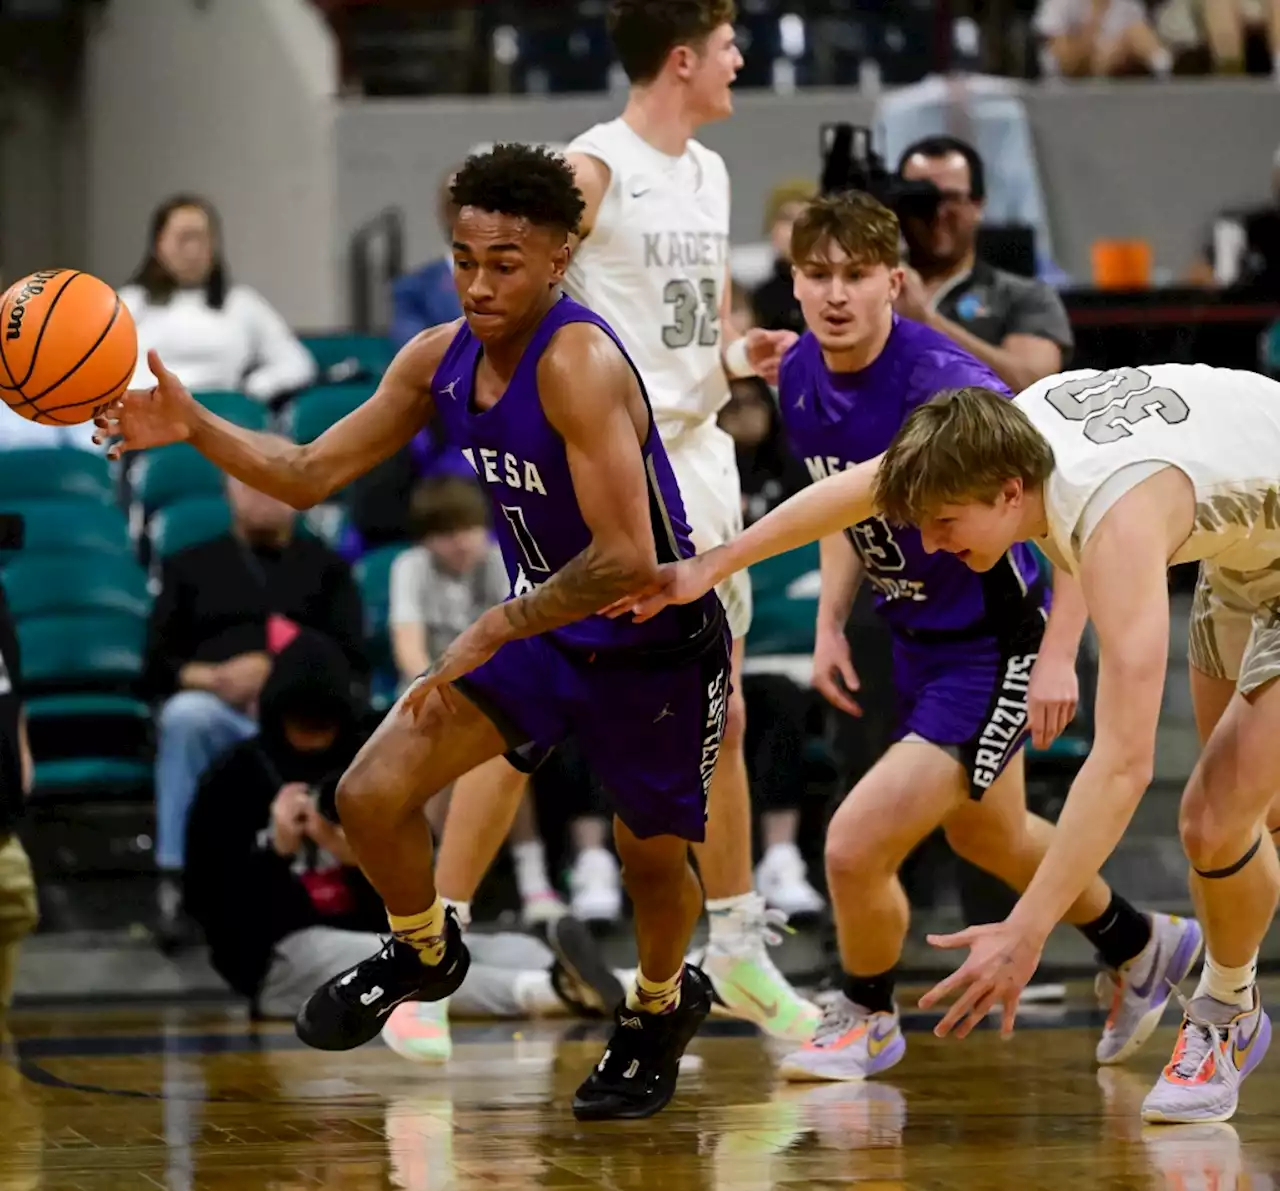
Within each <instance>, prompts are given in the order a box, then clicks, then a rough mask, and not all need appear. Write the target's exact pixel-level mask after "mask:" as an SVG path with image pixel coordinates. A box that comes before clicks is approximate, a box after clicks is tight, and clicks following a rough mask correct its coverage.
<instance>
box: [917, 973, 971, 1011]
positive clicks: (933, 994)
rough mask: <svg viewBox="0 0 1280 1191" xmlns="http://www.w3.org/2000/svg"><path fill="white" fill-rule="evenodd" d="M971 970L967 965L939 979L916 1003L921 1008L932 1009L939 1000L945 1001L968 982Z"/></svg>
mask: <svg viewBox="0 0 1280 1191" xmlns="http://www.w3.org/2000/svg"><path fill="white" fill-rule="evenodd" d="M968 980H969V972H968V970H967V968H966V967H965V966H963V965H962V966H961V967H959V968H957V969H956V970H955V971H954V972H952V973H951V975H950V976H947V977H946V978H945V979H942V980H939V981H938V983H937V984H935V985H934V986H933V987H932V988H931V989H930V990H929V991H928V992H927V993H925V994H924V995H923V996H922V997H921V998H920V999H919V1000H918V1001H917V1002H916V1004H917V1005H919V1006H920V1008H921V1009H932V1008H933V1007H934V1006H935V1005H936V1004H938V1002H939V1001H945V1000H946V999H947V998H948V997H949V996H950V995H951V994H952V993H953V992H955V990H956V989H958V988H961V987H962V986H963V985H965V984H966V983H968Z"/></svg>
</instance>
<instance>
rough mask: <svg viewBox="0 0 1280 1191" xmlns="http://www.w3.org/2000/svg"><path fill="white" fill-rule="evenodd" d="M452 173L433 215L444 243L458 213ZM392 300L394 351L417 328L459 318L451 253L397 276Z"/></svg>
mask: <svg viewBox="0 0 1280 1191" xmlns="http://www.w3.org/2000/svg"><path fill="white" fill-rule="evenodd" d="M455 173H457V171H456V170H450V171H449V172H448V174H446V175H445V177H444V178H443V180H442V181H441V183H440V192H439V194H438V195H437V198H436V217H437V219H438V220H439V223H440V235H441V237H442V238H443V241H444V244H445V246H446V247H447V246H448V245H449V244H451V243H452V242H453V221H454V218H455V217H456V216H457V214H458V209H457V208H456V207H455V206H454V204H453V197H452V193H451V188H452V186H453V176H454V174H455ZM391 303H392V314H391V342H392V345H393V346H394V347H395V349H396V350H397V351H399V350H400V348H402V347H404V345H405V344H406V343H408V342H409V340H410V339H412V338H413V337H414V336H415V335H417V334H418V333H419V332H420V331H425V330H426V329H427V328H428V327H435V326H439V325H440V324H441V323H449V322H452V321H453V320H454V319H455V318H461V317H462V306H461V304H460V303H459V302H458V294H457V291H456V290H455V289H454V286H453V258H452V256H451V255H449V254H447V253H446V254H443V255H441V256H438V257H436V258H435V259H434V260H431V261H428V262H427V263H426V264H425V265H423V266H422V267H421V268H419V269H416V270H415V271H414V272H412V273H406V274H405V275H404V276H403V277H397V278H396V280H395V282H394V283H393V285H392V289H391Z"/></svg>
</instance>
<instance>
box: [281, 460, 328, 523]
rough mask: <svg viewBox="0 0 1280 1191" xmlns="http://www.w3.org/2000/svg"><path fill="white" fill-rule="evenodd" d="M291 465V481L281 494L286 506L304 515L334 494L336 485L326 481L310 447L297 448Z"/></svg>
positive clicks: (289, 471)
mask: <svg viewBox="0 0 1280 1191" xmlns="http://www.w3.org/2000/svg"><path fill="white" fill-rule="evenodd" d="M289 464H290V466H289V469H288V473H289V480H288V483H287V484H286V485H285V487H284V490H283V491H282V492H281V493H280V498H281V499H282V500H283V501H284V502H285V504H287V505H289V506H290V507H291V508H294V509H297V510H298V512H300V513H303V512H306V510H307V509H310V508H314V507H315V506H316V505H318V504H320V503H321V502H322V501H324V500H325V499H326V498H327V497H329V496H330V495H331V494H332V492H333V488H334V485H333V484H332V483H329V482H328V481H327V480H326V478H325V476H324V473H323V469H322V468H321V467H319V466H317V463H316V461H315V460H314V459H313V458H312V455H311V451H310V449H309V447H308V446H300V447H297V448H295V451H294V454H293V456H292V457H291V458H290V460H289Z"/></svg>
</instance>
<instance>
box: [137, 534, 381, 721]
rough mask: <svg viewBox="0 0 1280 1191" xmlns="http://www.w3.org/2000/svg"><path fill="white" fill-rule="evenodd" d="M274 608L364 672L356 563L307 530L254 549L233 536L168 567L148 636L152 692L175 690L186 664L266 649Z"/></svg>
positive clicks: (184, 555)
mask: <svg viewBox="0 0 1280 1191" xmlns="http://www.w3.org/2000/svg"><path fill="white" fill-rule="evenodd" d="M273 613H274V614H276V615H279V616H284V617H287V618H288V619H290V620H292V621H295V622H296V623H297V624H299V625H302V626H304V627H307V628H313V629H318V630H319V631H320V632H322V633H325V634H326V635H328V636H329V637H330V638H332V639H333V640H334V641H336V642H337V643H338V644H339V645H341V646H342V649H343V651H344V652H345V653H346V655H347V660H348V661H349V662H350V663H351V665H352V666H353V667H355V669H356V671H357V672H358V673H363V672H364V671H365V669H366V663H365V654H364V612H363V608H362V605H361V602H360V592H359V590H358V589H357V587H356V584H355V580H354V579H353V578H352V577H351V568H350V567H349V566H348V565H347V564H346V563H345V562H344V561H343V560H342V559H341V558H339V557H338V555H336V554H335V553H334V552H333V551H332V550H330V549H329V548H328V547H327V546H325V545H323V544H322V543H320V542H317V541H315V540H314V539H311V538H307V537H303V536H301V535H298V536H295V537H294V538H293V540H292V541H290V543H289V544H288V545H287V546H285V547H284V549H283V550H271V549H264V548H256V549H251V548H250V547H249V546H248V545H246V544H245V543H244V542H243V541H242V540H241V539H240V538H238V537H236V536H235V535H234V534H229V533H228V534H224V535H223V536H222V537H220V538H215V539H213V540H212V541H209V542H202V543H201V544H200V545H198V546H191V547H189V548H188V549H186V550H180V551H179V552H178V553H177V554H175V555H174V556H173V557H172V558H170V559H168V560H167V561H166V563H165V564H164V568H163V571H162V574H161V587H160V595H159V597H158V598H157V599H156V602H155V607H154V608H153V609H152V612H151V623H150V629H149V632H148V639H147V686H148V688H149V690H150V691H151V693H152V694H154V695H156V696H164V695H168V694H171V693H172V692H173V690H174V688H175V686H176V685H177V675H178V671H179V670H180V669H181V668H182V666H184V665H185V664H186V663H187V662H225V661H227V660H228V659H229V658H233V657H235V656H237V655H238V654H242V653H253V652H256V651H260V650H265V649H266V647H267V620H268V618H269V617H270V616H271V615H272V614H273Z"/></svg>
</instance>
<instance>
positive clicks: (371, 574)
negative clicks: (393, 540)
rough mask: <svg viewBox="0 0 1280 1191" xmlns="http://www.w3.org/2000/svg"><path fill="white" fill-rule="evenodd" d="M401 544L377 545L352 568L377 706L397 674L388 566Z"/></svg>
mask: <svg viewBox="0 0 1280 1191" xmlns="http://www.w3.org/2000/svg"><path fill="white" fill-rule="evenodd" d="M404 549H405V547H404V546H403V545H393V546H380V547H378V549H376V550H371V551H369V553H368V554H366V555H365V556H364V557H363V558H362V559H360V561H359V562H357V563H356V565H355V567H354V575H355V580H356V584H357V585H358V586H359V588H360V598H361V601H362V602H363V604H364V624H365V640H366V642H367V643H368V651H369V663H370V665H371V666H372V667H373V694H374V698H375V701H376V702H377V704H378V705H379V706H380V707H383V706H388V705H389V704H390V703H391V701H392V700H393V699H394V697H395V689H396V684H397V674H396V666H395V660H394V658H393V657H392V655H391V638H390V634H389V626H388V617H389V615H390V610H391V564H392V563H393V562H395V560H396V558H397V556H398V555H399V554H400V553H401V552H402V551H403V550H404Z"/></svg>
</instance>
